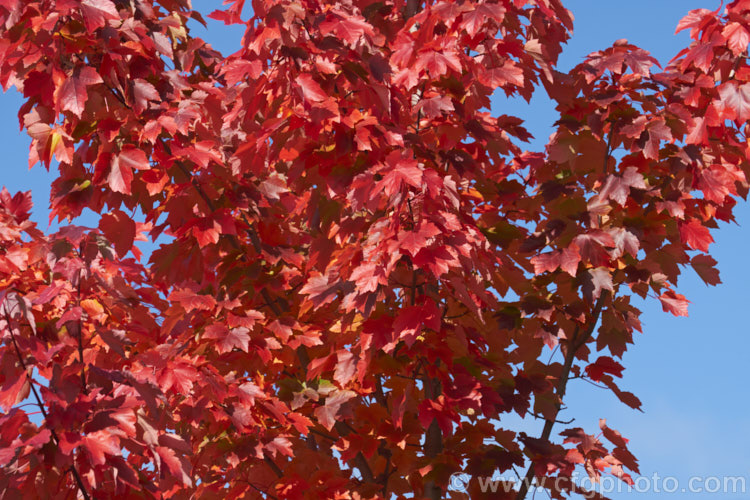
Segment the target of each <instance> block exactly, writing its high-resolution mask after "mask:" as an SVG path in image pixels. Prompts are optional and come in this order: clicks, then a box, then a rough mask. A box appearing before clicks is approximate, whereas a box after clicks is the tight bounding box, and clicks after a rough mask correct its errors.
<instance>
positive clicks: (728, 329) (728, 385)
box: [0, 0, 750, 500]
mask: <svg viewBox="0 0 750 500" xmlns="http://www.w3.org/2000/svg"><path fill="white" fill-rule="evenodd" d="M563 3H564V4H565V5H566V6H567V7H568V8H569V9H571V10H572V12H573V14H574V16H575V33H574V36H573V39H572V40H571V42H570V43H569V44H568V46H567V48H566V49H565V51H564V53H563V56H562V60H561V64H560V67H561V69H563V70H564V69H568V68H570V67H572V66H574V65H575V64H577V63H578V62H580V61H581V59H582V58H583V57H584V56H585V55H586V54H588V53H590V52H593V51H595V50H598V49H601V48H605V47H607V46H609V45H611V43H612V42H614V41H615V40H617V39H619V38H627V39H628V40H629V41H631V43H634V44H636V45H639V46H640V47H642V48H644V49H646V50H648V51H650V52H651V53H652V54H653V55H654V56H655V57H656V58H657V59H658V60H659V61H660V62H662V63H663V64H664V63H666V62H667V61H668V60H669V59H670V58H671V57H672V56H673V55H675V54H676V53H677V52H678V50H679V49H680V48H682V47H683V46H684V45H685V44H686V43H687V36H686V34H685V33H682V34H680V35H679V36H674V35H673V33H674V28H675V26H676V24H677V22H678V20H679V19H680V18H681V17H682V16H683V15H684V14H685V13H687V11H688V10H690V9H695V8H701V7H704V8H710V9H716V8H717V6H718V0H630V1H629V2H619V1H609V0H563ZM220 4H221V1H220V0H211V1H209V0H200V1H197V2H195V6H196V8H198V9H200V10H201V11H202V12H204V13H208V12H209V11H210V10H212V9H215V8H217V7H218V6H219V5H220ZM196 34H198V35H199V36H203V37H204V38H206V39H208V40H210V41H211V42H212V43H214V45H215V46H216V47H217V48H218V49H220V50H221V51H222V52H223V53H225V54H226V53H230V52H233V51H234V50H236V47H238V44H239V39H240V37H241V35H242V30H241V29H237V28H234V29H231V28H226V27H224V26H223V25H220V24H218V23H214V22H211V23H210V26H209V31H208V32H206V31H205V30H203V29H202V28H199V29H197V30H196ZM20 104H21V100H20V98H19V96H18V95H17V94H16V93H15V92H8V93H6V94H3V95H2V96H0V117H2V118H0V128H1V132H2V137H3V138H4V139H3V146H4V148H3V155H4V159H5V165H6V167H5V169H4V174H3V176H2V179H0V184H2V185H5V186H7V188H8V190H9V191H11V192H15V191H17V190H24V191H25V190H29V189H30V190H32V193H33V199H34V202H35V208H34V219H35V220H37V221H38V222H39V223H40V226H41V227H42V228H46V227H47V217H48V213H49V210H48V208H47V206H48V197H49V184H50V182H51V180H52V178H53V176H52V175H50V174H47V173H46V172H45V171H44V169H43V168H42V167H40V166H35V167H34V168H33V169H32V170H31V171H29V170H28V169H27V153H28V144H29V140H28V138H27V136H26V135H25V133H24V134H21V133H19V132H18V121H17V118H16V112H17V109H18V107H19V106H20ZM501 106H502V109H499V108H500V107H501ZM507 106H510V109H508V107H507ZM494 111H495V112H497V113H507V114H517V115H518V116H520V117H522V118H524V119H526V120H527V126H528V128H529V129H530V131H532V133H534V134H535V135H536V136H537V137H538V138H539V139H538V140H537V141H536V142H535V143H534V145H535V146H536V147H538V146H539V145H540V144H543V142H544V139H546V137H548V136H549V134H550V132H551V124H552V123H553V122H554V120H555V116H554V109H553V107H552V105H551V103H550V102H549V101H547V100H545V99H535V100H534V101H532V103H531V105H526V104H525V103H510V104H509V103H507V102H503V103H502V104H501V103H500V101H498V103H497V105H496V106H495V109H494ZM736 217H737V223H738V225H723V226H722V227H721V228H720V229H719V230H718V231H716V232H715V233H714V238H715V239H716V243H715V244H714V245H712V254H713V256H714V257H715V258H716V259H717V260H718V261H719V268H720V270H721V278H722V281H723V282H724V283H723V284H722V285H720V286H718V287H711V288H709V287H707V286H705V285H704V284H703V282H702V281H700V279H698V278H697V276H696V275H695V274H694V273H693V272H692V271H690V270H688V271H686V273H685V276H684V277H683V278H682V280H681V281H680V283H679V292H681V293H683V294H685V295H686V296H687V297H688V298H689V299H690V300H691V301H692V304H691V306H690V317H689V318H675V317H673V316H671V315H668V314H667V313H663V312H662V311H661V306H660V305H659V304H656V303H654V302H647V303H643V304H642V307H641V308H642V309H643V310H644V315H643V317H642V320H643V323H644V334H643V335H640V334H637V335H636V344H635V346H634V347H631V350H630V351H629V352H628V353H627V354H626V355H625V359H624V363H623V364H624V365H625V366H626V368H627V369H626V370H625V373H624V378H623V380H622V382H621V387H622V388H623V389H625V390H629V391H632V392H634V393H635V394H637V395H638V396H639V397H640V399H641V401H642V402H643V408H644V411H645V412H644V413H639V412H637V411H635V410H631V409H630V408H628V407H626V406H624V405H623V404H621V403H619V401H618V400H617V399H616V398H615V397H614V396H613V395H611V394H610V393H608V392H605V391H602V390H600V389H597V388H595V387H592V386H590V385H588V384H586V383H585V382H582V381H574V382H573V383H571V384H570V386H569V393H568V397H567V401H566V403H567V405H568V408H569V410H566V412H565V413H564V414H563V415H562V416H561V417H560V418H572V417H575V418H576V422H575V425H580V426H582V427H584V428H585V429H587V430H589V431H592V432H593V431H595V430H596V429H597V425H598V419H599V418H602V417H606V418H607V419H608V423H609V425H610V426H611V427H613V428H615V429H618V430H619V431H621V432H622V433H623V435H624V436H625V437H627V438H629V439H630V440H631V443H630V444H631V451H632V452H633V453H634V454H635V455H636V456H637V457H638V458H639V460H640V464H641V473H642V475H643V476H645V477H647V478H650V477H651V476H652V475H653V474H654V473H658V474H659V476H661V477H666V476H674V477H676V478H679V479H680V481H681V482H680V484H679V488H680V489H681V488H687V487H688V478H690V477H691V476H701V477H709V476H716V477H719V478H722V477H724V476H743V477H744V478H745V481H746V483H747V487H748V491H749V493H745V494H735V495H732V494H729V493H714V494H713V495H711V494H708V493H704V494H692V493H683V492H679V490H678V492H677V493H674V494H672V495H665V494H663V493H661V494H660V493H656V492H653V491H651V492H647V493H637V492H632V493H610V494H607V496H609V497H610V498H613V499H616V500H620V499H630V498H637V499H650V498H657V497H658V498H662V497H664V496H667V497H670V496H671V497H673V498H703V497H707V496H713V497H720V498H730V499H731V498H737V499H739V498H748V497H750V432H748V429H750V417H749V416H748V415H750V400H748V398H747V396H748V391H747V383H746V381H745V380H746V378H747V377H748V375H747V370H746V368H745V367H746V366H748V365H749V363H748V361H747V355H748V354H747V351H748V349H747V347H746V346H747V338H748V333H750V332H749V331H748V330H749V329H748V319H747V317H746V316H745V313H746V312H747V311H750V301H749V300H748V299H750V294H749V293H748V289H747V288H746V286H747V285H748V283H750V269H749V268H748V265H747V264H746V261H745V260H746V259H745V254H746V252H747V246H748V243H749V242H750V231H748V228H749V227H750V207H749V206H748V205H747V204H741V205H740V206H739V208H738V210H737V212H736ZM94 220H95V219H93V218H91V217H88V218H84V219H83V220H82V221H80V222H79V223H80V224H87V223H88V224H95V222H94ZM523 427H524V429H525V430H526V432H528V433H529V434H532V435H538V433H539V431H540V430H541V423H539V422H533V421H532V422H528V423H524V424H523ZM711 481H713V480H711ZM640 484H645V483H640ZM695 484H696V485H701V484H702V483H695ZM666 486H672V484H671V483H667V484H666ZM707 486H713V483H712V482H709V483H708V485H707ZM537 498H547V497H546V495H544V494H543V493H537Z"/></svg>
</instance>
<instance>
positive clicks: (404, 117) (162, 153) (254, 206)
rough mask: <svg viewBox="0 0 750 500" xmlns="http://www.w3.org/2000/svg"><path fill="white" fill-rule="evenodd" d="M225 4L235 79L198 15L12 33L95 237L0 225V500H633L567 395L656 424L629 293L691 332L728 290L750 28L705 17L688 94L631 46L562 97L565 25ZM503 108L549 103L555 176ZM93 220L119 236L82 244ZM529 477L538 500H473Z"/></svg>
mask: <svg viewBox="0 0 750 500" xmlns="http://www.w3.org/2000/svg"><path fill="white" fill-rule="evenodd" d="M225 4H226V5H225V7H224V9H223V10H220V11H216V12H214V13H212V14H211V16H212V17H213V18H215V19H218V20H222V21H224V22H225V23H240V24H244V25H245V26H246V32H245V36H244V38H243V40H242V45H241V47H240V48H239V50H238V51H237V52H235V53H234V54H232V55H229V56H226V57H225V56H222V55H221V54H219V53H218V52H217V51H215V50H214V49H213V48H212V47H211V46H210V45H209V44H207V43H206V42H204V41H203V40H201V39H200V38H197V37H195V36H193V35H192V34H191V33H190V31H189V29H188V21H190V20H191V19H192V20H194V21H197V22H203V18H202V17H201V15H200V14H199V13H197V12H195V11H193V10H192V8H191V5H190V1H189V0H134V1H129V0H2V1H0V83H2V85H3V86H4V87H5V88H8V87H11V86H15V87H16V88H17V89H18V90H19V91H21V92H22V93H23V95H24V97H25V99H26V100H25V104H24V105H23V106H22V108H21V109H20V110H19V118H20V121H21V124H22V126H23V127H25V129H26V130H27V131H28V133H29V134H30V135H31V137H32V146H31V151H30V158H29V160H30V163H31V164H36V163H42V164H43V165H44V166H45V167H47V168H50V166H51V165H53V159H54V160H56V164H57V168H58V171H59V175H58V177H57V180H56V181H55V182H54V184H53V186H52V195H51V210H52V217H56V218H58V219H59V220H61V221H69V222H70V224H68V225H65V226H64V227H63V228H62V229H61V230H60V231H58V232H56V233H54V234H44V233H43V232H42V231H40V230H39V229H37V228H36V226H35V224H34V223H32V222H31V221H30V220H29V211H30V209H31V203H30V195H29V193H18V194H15V195H14V196H11V195H10V194H9V193H8V192H7V191H3V192H2V193H0V248H2V251H1V252H0V290H1V291H0V299H1V303H2V307H1V308H0V331H2V341H3V342H2V346H1V347H0V407H1V408H2V414H1V416H0V466H1V467H2V474H0V491H2V492H3V493H2V496H3V498H35V497H37V495H39V494H40V493H39V492H42V493H43V495H42V496H44V497H49V498H75V497H83V498H87V499H88V498H115V497H116V498H220V499H223V498H341V499H344V498H354V499H356V498H392V497H399V498H405V497H409V496H412V497H416V498H421V497H426V498H430V499H436V498H441V497H445V496H450V497H452V498H468V495H469V494H470V495H471V497H472V498H482V497H484V496H487V497H491V498H506V497H507V498H517V499H523V498H524V497H525V496H526V493H527V491H528V487H529V484H530V483H531V481H532V480H534V479H536V481H537V482H538V483H539V484H541V485H543V486H544V487H546V488H548V490H549V493H550V495H551V496H552V497H553V498H563V497H566V496H568V495H570V494H575V493H586V492H583V491H582V489H581V488H580V487H579V486H577V485H576V484H575V483H574V481H572V479H571V478H572V474H573V472H574V470H575V469H576V468H577V467H578V466H583V467H584V468H585V470H586V471H587V472H588V473H589V474H590V475H591V476H592V477H593V478H598V477H599V476H600V474H602V473H604V472H606V473H611V474H614V475H615V476H617V477H619V478H621V479H622V480H624V481H626V482H631V481H632V479H631V476H630V475H629V472H627V470H629V471H631V472H635V473H637V472H638V464H637V461H636V459H635V458H634V457H633V456H632V455H631V454H630V453H629V452H628V450H627V440H626V439H625V438H623V437H622V436H620V434H619V433H617V432H616V431H615V430H613V429H610V428H609V427H607V426H606V424H605V423H604V422H603V421H602V424H601V425H600V429H593V430H592V429H589V430H584V429H582V428H569V429H565V430H562V431H561V432H560V433H559V437H558V436H553V427H554V426H555V423H556V422H557V420H558V419H557V417H558V413H559V411H560V408H561V405H562V401H563V398H564V396H565V392H566V388H567V385H568V382H569V381H570V380H571V379H573V378H587V379H590V380H592V381H596V382H598V383H600V384H603V385H606V386H607V387H609V389H611V391H612V392H613V393H615V394H616V395H617V396H618V397H619V398H620V399H621V400H622V401H623V402H624V403H625V404H627V405H629V406H631V407H633V408H638V407H639V406H640V402H639V401H638V399H637V398H636V396H634V395H633V394H631V393H629V392H626V391H624V390H622V389H620V388H619V387H618V385H617V382H616V379H617V378H618V377H620V376H621V373H622V370H623V366H622V365H621V364H620V363H619V362H618V361H617V360H616V359H619V358H621V357H622V355H623V353H624V352H625V350H626V349H627V346H628V344H631V343H632V341H633V337H632V333H633V331H634V330H640V323H639V315H640V311H639V310H638V309H636V308H635V307H634V306H633V305H631V297H632V296H633V294H636V295H638V296H641V297H646V296H651V297H653V298H654V299H655V300H659V301H661V304H662V305H663V307H664V310H665V311H668V312H671V313H673V314H675V315H686V314H687V304H688V301H687V299H686V298H685V297H684V296H682V295H680V294H679V293H677V292H676V291H675V289H674V285H675V283H676V282H677V278H678V276H679V274H680V272H681V270H682V269H683V268H684V267H686V266H692V267H693V268H694V269H695V270H696V271H697V272H698V274H699V275H700V276H701V277H702V278H703V280H704V281H706V282H707V283H709V284H717V283H718V282H719V278H718V272H717V271H716V269H715V268H714V265H715V264H716V262H715V261H714V260H713V259H712V258H711V257H710V256H709V255H708V251H709V245H710V243H711V242H712V237H711V231H710V230H711V229H713V228H716V227H717V221H729V220H732V208H733V206H734V204H735V203H736V200H737V199H738V198H739V197H742V198H744V197H745V196H746V195H747V193H748V182H747V175H748V173H750V166H749V165H750V163H749V162H748V154H749V153H750V151H748V145H747V144H748V143H747V138H746V134H747V131H748V125H747V120H748V119H749V118H750V65H748V64H747V46H748V42H749V41H750V31H748V30H750V1H748V0H736V1H734V2H732V3H730V4H729V5H728V6H727V7H726V10H725V11H724V12H719V11H718V10H717V11H708V10H697V11H693V12H691V13H690V14H689V15H688V16H687V17H685V18H684V19H683V21H682V22H681V23H680V25H679V26H678V30H682V29H689V30H690V34H691V37H692V40H693V41H692V43H691V45H690V46H689V47H687V48H685V50H683V51H682V52H681V53H680V54H679V55H678V56H677V57H676V58H675V59H674V60H673V61H671V62H670V64H669V65H668V66H667V67H666V68H665V69H664V70H662V69H661V68H659V67H658V66H656V65H655V64H656V61H655V60H654V59H653V58H652V57H650V56H649V55H648V53H647V52H646V51H644V50H642V49H640V48H638V47H635V46H633V45H630V44H628V43H627V42H626V41H619V42H617V43H615V44H614V46H612V47H610V48H608V49H606V50H602V51H600V52H596V53H593V54H591V55H589V56H588V57H587V58H586V60H585V61H584V62H583V63H581V64H580V65H578V66H576V67H575V68H574V69H572V70H571V71H570V72H568V73H562V72H560V71H558V69H557V68H556V60H557V57H558V55H559V53H560V51H561V45H562V44H564V43H565V41H566V40H567V39H568V37H569V35H570V33H571V30H572V26H573V25H572V16H571V15H570V13H569V12H568V11H567V10H566V9H565V7H564V6H563V5H562V3H561V2H560V0H488V1H484V0H477V1H469V0H465V1H455V2H454V1H445V0H442V1H437V2H433V1H427V2H426V3H422V2H420V1H418V0H406V1H405V2H404V1H402V0H387V1H382V2H376V1H369V0H346V1H344V2H326V1H319V0H304V1H299V0H267V1H261V0H254V1H253V3H252V11H253V15H252V18H250V19H248V20H243V19H242V13H243V7H244V5H243V4H244V0H227V1H225ZM498 90H500V91H502V92H504V93H505V94H507V95H509V96H521V97H523V98H525V99H530V98H531V96H532V95H533V93H534V92H546V93H547V94H548V95H549V96H550V97H551V98H552V99H554V101H556V103H557V110H558V111H559V115H560V118H559V120H558V121H557V123H556V129H555V132H554V134H553V135H552V137H551V138H550V141H549V143H548V144H547V146H546V148H545V150H544V151H542V152H528V151H526V150H525V148H524V142H525V141H527V140H528V139H529V138H530V135H529V133H528V132H527V131H526V130H525V129H524V127H523V121H522V119H521V118H520V117H515V116H507V115H501V116H495V115H493V114H491V113H490V112H489V111H488V110H489V107H490V97H491V96H492V94H493V93H494V92H496V91H498ZM85 208H88V209H91V210H92V211H94V212H95V213H98V214H100V216H101V217H100V220H99V225H98V227H97V228H87V227H79V226H76V225H72V221H74V220H75V219H76V218H77V217H78V216H79V215H80V214H81V213H82V211H83V210H84V209H85ZM135 241H151V242H155V243H156V244H158V248H156V249H155V250H154V251H153V252H152V253H151V254H150V257H149V258H148V259H146V258H144V257H142V255H141V252H140V251H139V249H138V247H137V246H135V245H134V242H135ZM545 346H548V347H550V348H555V347H558V348H559V351H560V353H561V357H562V359H561V360H560V361H554V362H549V363H548V362H545V359H544V358H542V356H541V355H542V353H543V349H544V348H545ZM29 400H30V401H31V402H32V403H34V404H35V405H36V411H38V412H41V418H40V417H36V418H33V417H32V418H30V415H32V414H33V413H34V409H33V407H32V408H30V407H29V404H28V403H24V402H25V401H29ZM22 403H23V404H22ZM511 413H516V414H518V415H520V416H521V417H527V418H538V419H541V420H543V421H544V422H545V423H544V427H543V431H542V433H541V435H540V436H538V437H531V436H527V435H525V434H524V433H521V432H517V431H516V430H514V429H513V428H507V427H506V426H505V423H504V417H505V416H507V415H508V414H511ZM591 432H592V433H591ZM590 433H591V434H590ZM604 440H606V441H607V442H608V443H610V444H606V445H605V443H604ZM521 468H526V472H523V471H521V472H520V476H519V477H522V478H523V479H524V481H522V484H521V486H520V491H517V492H516V491H512V490H510V489H508V491H506V492H505V493H503V492H502V491H498V492H495V493H492V494H489V493H484V492H481V491H479V487H478V485H477V484H474V483H472V484H471V485H470V491H469V492H468V494H467V493H463V492H456V491H449V489H448V479H449V476H450V474H451V473H454V472H456V471H461V470H463V471H466V472H467V473H469V474H472V475H476V476H492V475H493V474H495V473H497V472H500V473H505V472H507V471H512V470H513V469H519V470H520V469H521ZM503 495H504V496H503Z"/></svg>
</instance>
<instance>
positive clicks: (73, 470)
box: [3, 304, 91, 500]
mask: <svg viewBox="0 0 750 500" xmlns="http://www.w3.org/2000/svg"><path fill="white" fill-rule="evenodd" d="M3 306H4V309H5V311H4V312H5V321H6V322H7V323H8V331H9V332H10V339H11V342H12V343H13V348H14V349H15V351H16V356H17V357H18V363H19V364H20V365H21V369H22V370H23V371H24V373H26V379H27V380H28V381H29V386H30V387H31V392H32V393H33V394H34V399H35V400H36V404H37V406H38V407H39V410H40V411H41V412H42V417H44V420H45V423H46V421H47V410H46V409H45V407H44V402H43V401H42V397H41V396H40V395H39V393H38V392H37V390H36V387H35V386H34V379H33V378H31V375H29V369H28V367H27V366H26V362H25V361H24V360H23V355H22V354H21V349H20V348H19V347H18V342H17V341H16V334H15V332H14V331H13V325H12V324H11V320H10V316H9V315H8V306H7V304H3ZM47 429H49V432H50V435H51V436H52V440H53V441H54V442H55V446H57V447H59V446H60V438H58V437H57V433H56V432H55V429H53V428H51V427H47ZM69 470H70V472H71V473H72V474H73V478H74V479H75V482H76V485H77V486H78V490H79V491H80V492H81V495H83V498H84V500H90V498H91V497H90V496H89V492H88V490H87V489H86V485H84V484H83V479H81V476H80V474H78V469H76V466H75V463H73V464H71V465H70V469H69Z"/></svg>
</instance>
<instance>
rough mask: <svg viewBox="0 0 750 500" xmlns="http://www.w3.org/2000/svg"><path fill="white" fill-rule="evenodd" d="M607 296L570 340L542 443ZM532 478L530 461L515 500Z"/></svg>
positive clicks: (520, 499) (603, 295)
mask: <svg viewBox="0 0 750 500" xmlns="http://www.w3.org/2000/svg"><path fill="white" fill-rule="evenodd" d="M608 296H609V291H602V293H601V295H599V299H597V301H596V304H595V305H594V309H593V311H592V312H591V320H590V322H589V325H588V327H587V328H586V330H585V331H584V332H583V333H582V334H580V335H579V333H580V332H579V331H578V328H576V333H575V334H574V335H573V338H571V340H570V346H569V347H568V350H567V352H566V353H565V364H564V365H563V369H562V373H561V374H560V379H559V380H558V382H557V387H556V389H555V394H556V395H557V401H556V402H555V411H554V415H552V417H551V418H550V419H547V421H546V422H545V423H544V428H543V429H542V435H541V436H540V437H539V439H541V440H542V441H549V437H550V435H551V434H552V427H554V425H555V422H556V420H557V415H558V414H559V413H560V408H561V407H562V403H563V398H564V397H565V391H566V390H567V386H568V380H569V377H570V370H571V368H573V361H574V360H575V357H576V352H578V349H580V348H581V347H582V346H583V345H584V344H585V343H586V342H587V341H588V340H589V339H590V338H591V335H592V334H593V333H594V329H596V325H597V323H598V322H599V316H600V314H601V312H602V307H604V301H605V300H606V298H607V297H608ZM534 476H535V474H534V462H533V461H532V462H531V463H530V464H529V468H528V470H527V471H526V475H525V476H524V479H523V481H521V487H520V489H519V490H518V494H517V495H516V500H524V499H525V498H526V494H527V493H528V491H529V487H530V486H531V482H532V481H533V480H534Z"/></svg>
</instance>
